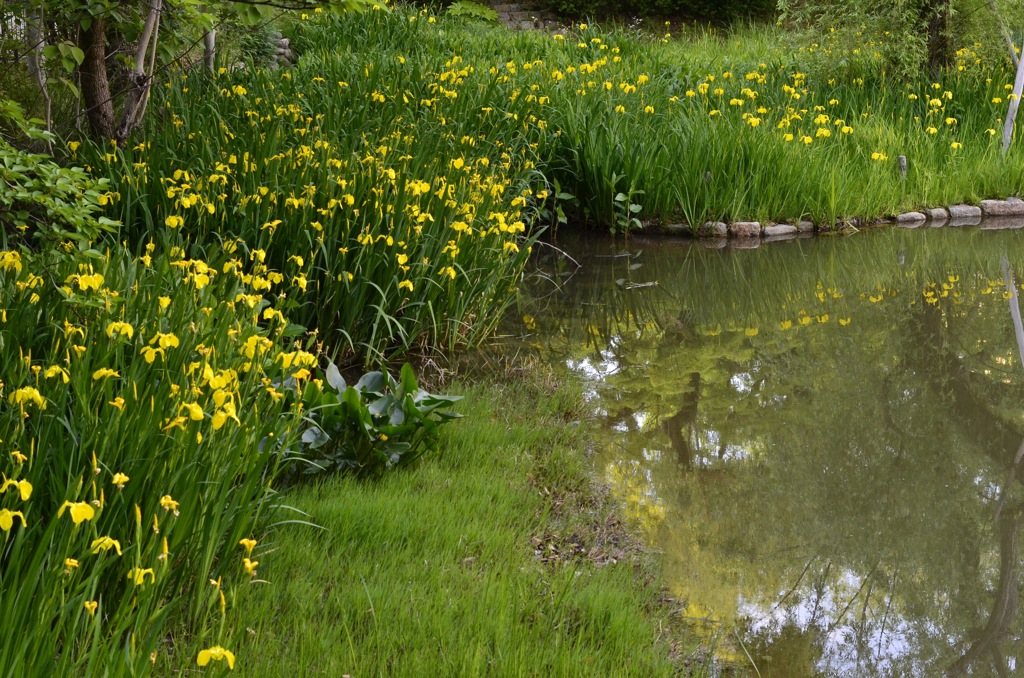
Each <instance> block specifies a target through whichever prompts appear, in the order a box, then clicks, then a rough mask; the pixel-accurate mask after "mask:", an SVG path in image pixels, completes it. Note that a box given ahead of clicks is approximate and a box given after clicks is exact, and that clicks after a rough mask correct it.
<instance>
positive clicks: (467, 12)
mask: <svg viewBox="0 0 1024 678" xmlns="http://www.w3.org/2000/svg"><path fill="white" fill-rule="evenodd" d="M447 14H448V16H452V17H456V18H459V19H470V20H475V21H486V22H489V23H494V22H496V21H497V20H498V13H497V12H495V11H494V10H493V9H491V8H490V7H488V6H486V5H481V4H480V3H478V2H471V0H458V2H453V3H452V4H450V5H448V10H447Z"/></svg>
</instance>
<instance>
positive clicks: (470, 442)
mask: <svg viewBox="0 0 1024 678" xmlns="http://www.w3.org/2000/svg"><path fill="white" fill-rule="evenodd" d="M544 372H545V369H544V368H535V369H533V370H528V371H527V373H528V374H529V378H525V379H523V381H518V380H516V381H514V382H512V383H507V384H502V385H496V384H494V383H493V379H491V380H488V381H490V382H492V383H490V384H485V385H481V386H477V387H468V388H467V387H465V386H463V387H456V392H458V393H462V394H464V395H465V396H466V397H465V399H464V400H463V401H461V402H460V403H458V405H457V407H458V409H459V411H460V412H462V413H463V414H465V415H466V418H465V419H463V420H460V422H459V425H458V426H450V427H446V428H445V429H444V430H443V431H442V433H441V442H440V445H441V447H442V449H443V454H440V455H437V456H436V457H435V458H432V459H431V462H430V463H429V464H428V463H423V464H417V465H414V466H412V467H410V468H408V469H406V470H404V471H403V472H401V473H389V474H386V475H384V476H382V477H380V478H379V479H375V480H374V481H373V482H366V481H364V480H361V479H358V478H354V477H352V476H349V475H344V476H341V477H332V478H323V479H321V480H320V481H319V482H317V483H310V484H307V485H304V486H302V487H299V488H297V489H296V490H295V491H294V493H291V494H290V496H289V500H290V501H291V502H294V505H295V506H296V508H298V509H300V510H301V511H303V513H304V514H305V515H307V516H308V517H309V520H311V521H313V522H316V523H317V524H319V525H321V526H322V528H323V529H316V528H313V527H306V526H302V527H299V528H297V529H296V528H294V527H291V526H288V527H286V528H282V529H281V530H280V531H279V532H278V534H277V535H276V536H275V538H274V541H275V546H276V548H275V549H274V551H273V553H268V554H266V556H265V558H264V559H263V560H264V562H265V565H266V567H267V570H268V572H272V573H273V591H274V595H273V596H271V597H267V598H264V599H261V598H255V597H249V598H248V599H247V600H246V601H245V602H244V603H243V614H244V615H245V616H246V618H247V619H248V620H249V622H248V623H249V626H250V628H251V629H252V630H253V631H254V633H252V634H250V635H249V637H248V639H247V640H246V642H245V645H243V646H242V651H241V652H239V662H240V664H239V666H238V667H236V668H237V670H236V672H237V673H240V674H244V675H252V676H260V677H261V678H278V677H280V678H286V677H287V676H290V675H294V673H295V667H301V666H308V665H310V663H311V662H312V661H313V658H314V657H315V663H316V666H317V667H318V669H319V671H320V672H322V673H323V674H324V675H339V676H340V675H342V674H344V673H349V674H351V675H353V676H362V675H367V676H371V675H372V676H376V675H387V676H395V677H410V678H412V677H418V676H424V675H435V674H438V673H440V674H443V675H451V676H482V675H492V674H495V675H507V676H582V675H587V676H590V675H593V676H623V677H627V676H628V677H632V676H637V677H640V676H643V677H644V678H651V677H654V676H666V677H667V676H679V675H680V674H681V671H683V669H682V667H681V664H682V663H683V662H686V669H685V674H683V675H687V676H693V677H694V678H696V676H699V675H705V674H702V673H701V672H700V670H699V667H698V666H697V665H698V664H699V658H697V657H694V656H692V655H690V645H691V644H690V642H689V639H688V638H687V637H685V636H682V637H681V638H680V636H679V635H676V633H675V632H674V630H673V621H672V620H673V617H674V618H675V619H678V616H675V615H670V610H669V607H668V606H667V605H663V604H661V603H659V602H658V601H659V598H662V597H663V596H664V594H663V592H662V591H661V590H660V589H659V587H658V586H657V584H656V583H655V581H656V578H655V577H654V576H653V575H654V574H655V573H654V571H653V570H652V568H651V567H650V563H649V562H647V561H646V559H645V558H644V557H643V556H638V555H637V554H635V551H633V550H632V549H630V548H627V547H626V546H625V545H626V544H627V543H628V540H627V539H624V538H623V537H624V536H625V535H623V534H622V533H621V532H619V531H617V530H615V527H614V525H615V522H614V521H607V522H606V519H607V518H608V515H609V513H610V512H612V511H613V510H614V507H613V506H612V505H611V504H610V503H608V502H605V501H603V500H602V498H601V496H600V495H598V496H595V493H593V492H592V491H591V489H590V487H591V486H590V483H591V482H592V479H591V471H590V465H589V463H588V461H587V459H586V454H585V451H586V449H587V444H588V440H589V439H590V434H591V430H590V427H589V425H588V424H587V422H586V421H583V422H581V421H580V419H581V413H582V411H583V409H584V405H583V403H582V398H581V396H580V392H579V389H578V387H577V386H576V385H575V384H573V383H563V382H556V383H553V382H555V380H553V379H551V376H550V375H545V374H544ZM499 381H500V379H499ZM552 535H563V538H561V539H560V538H559V537H557V536H552ZM531 539H536V540H537V541H534V542H533V544H539V546H533V545H532V544H531ZM549 546H550V547H551V548H548V547H549ZM535 550H536V551H537V552H539V554H535ZM585 554H586V555H585ZM609 556H610V557H609ZM261 567H263V565H261ZM310 620H328V623H311V622H310ZM673 641H678V645H675V644H674V643H673ZM670 644H673V647H674V648H675V649H676V652H675V653H673V652H670V651H669V646H670ZM673 654H675V656H676V657H679V658H678V659H674V658H673V657H672V655H673ZM687 657H689V658H687ZM706 675H710V674H706Z"/></svg>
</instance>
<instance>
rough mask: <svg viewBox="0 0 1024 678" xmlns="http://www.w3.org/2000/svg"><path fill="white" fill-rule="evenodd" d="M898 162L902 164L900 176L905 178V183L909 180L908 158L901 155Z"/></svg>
mask: <svg viewBox="0 0 1024 678" xmlns="http://www.w3.org/2000/svg"><path fill="white" fill-rule="evenodd" d="M897 160H898V161H899V163H900V176H901V177H902V178H903V181H906V180H907V156H905V155H901V156H900V157H899V158H897Z"/></svg>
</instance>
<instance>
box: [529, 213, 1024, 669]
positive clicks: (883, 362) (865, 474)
mask: <svg viewBox="0 0 1024 678" xmlns="http://www.w3.org/2000/svg"><path fill="white" fill-rule="evenodd" d="M556 244H557V245H558V247H559V248H561V249H563V250H564V251H565V252H566V253H568V254H569V255H571V257H572V258H573V259H575V261H576V262H578V263H579V264H580V267H579V268H577V266H576V263H574V262H573V261H571V260H570V259H568V258H566V257H563V256H560V255H559V254H558V253H556V252H554V251H553V250H551V249H550V248H547V247H543V248H540V249H541V256H540V262H541V263H540V266H539V270H538V272H537V274H536V275H535V276H534V277H533V278H532V280H531V283H530V284H529V285H528V294H527V302H526V304H525V306H524V309H523V310H524V313H523V315H524V316H525V317H524V318H523V329H522V331H523V332H524V333H526V334H527V335H528V341H529V342H531V343H532V345H533V346H534V347H535V348H536V349H538V350H540V351H542V352H543V353H544V354H545V356H546V357H547V358H548V359H550V360H554V361H557V362H559V363H561V364H564V365H566V366H568V367H569V368H570V369H571V370H573V371H574V372H576V373H578V374H580V375H582V376H583V377H585V379H586V382H587V384H588V390H589V397H590V402H591V404H592V406H593V408H594V410H595V412H596V413H597V414H598V416H599V418H600V419H601V421H602V422H603V424H604V426H603V429H602V433H601V435H600V439H599V447H600V450H599V454H598V464H599V469H600V472H601V473H602V474H603V476H604V478H605V479H606V480H607V481H608V482H609V483H610V484H611V485H612V486H613V488H614V490H615V492H616V494H617V495H618V497H619V499H620V501H621V502H622V504H623V506H624V508H625V511H626V512H627V513H628V514H629V515H630V516H631V517H632V518H633V519H634V520H636V521H637V522H639V523H640V524H641V525H642V526H643V529H644V530H645V531H646V533H647V535H648V536H649V538H650V540H651V542H652V543H653V544H654V545H655V547H656V548H657V549H658V550H659V551H660V552H661V553H663V555H664V561H665V565H666V570H667V573H668V580H669V582H670V586H671V588H672V589H673V593H674V594H675V595H676V596H678V597H679V598H680V600H681V601H682V603H683V605H684V606H685V615H686V616H687V617H688V618H689V619H690V621H691V622H692V624H693V627H694V629H695V630H696V631H697V632H698V633H700V634H702V635H703V636H705V637H706V638H707V639H708V640H709V641H713V642H715V643H716V644H717V647H718V654H719V659H720V661H721V662H722V665H723V666H732V667H733V670H734V671H738V672H739V673H740V675H745V674H746V673H748V672H749V675H758V674H759V675H761V676H881V675H892V676H935V675H1000V674H1003V675H1016V674H1021V673H1024V634H1022V626H1021V615H1020V614H1019V609H1018V608H1019V606H1020V592H1019V588H1020V583H1021V579H1022V576H1024V573H1022V567H1021V559H1022V553H1021V550H1020V544H1019V541H1020V536H1021V525H1022V522H1024V487H1021V484H1022V483H1024V466H1022V464H1021V462H1022V457H1024V368H1022V363H1021V350H1020V348H1019V347H1018V342H1017V339H1016V336H1015V330H1014V321H1013V313H1012V311H1013V309H1014V307H1015V304H1017V295H1016V294H1015V293H1012V292H1011V290H1012V289H1013V288H1015V289H1016V292H1020V291H1021V283H1022V282H1024V231H1007V232H990V231H983V230H980V229H970V230H951V229H932V230H927V231H925V230H920V231H905V230H900V229H892V230H885V231H875V232H863V233H860V234H857V235H855V236H852V237H831V238H824V237H819V238H815V239H804V240H797V241H792V242H786V243H774V244H771V245H763V246H761V247H760V248H758V249H752V250H732V249H709V248H706V247H704V246H701V245H699V244H697V243H691V242H672V241H660V240H653V239H652V240H643V239H636V238H634V239H631V240H630V241H628V242H626V243H623V242H622V241H621V240H619V241H618V242H613V241H611V240H606V239H595V238H594V237H592V236H591V237H588V238H587V239H585V240H570V241H566V240H565V239H564V238H562V239H559V240H558V241H557V243H556ZM1004 257H1006V258H1007V268H1006V269H1005V270H1004V266H1003V263H1002V260H1003V258H1004ZM1008 278H1009V279H1010V280H1011V282H1010V284H1009V285H1008V284H1007V282H1006V281H1007V279H1008ZM753 666H756V671H757V672H755V670H754V669H753V668H752V667H753ZM738 667H743V668H738Z"/></svg>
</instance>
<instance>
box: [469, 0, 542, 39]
mask: <svg viewBox="0 0 1024 678" xmlns="http://www.w3.org/2000/svg"><path fill="white" fill-rule="evenodd" d="M485 4H486V5H487V6H488V7H490V8H491V9H493V10H494V11H495V12H497V13H498V21H500V22H501V23H503V24H505V25H506V26H508V27H509V28H514V29H518V30H523V31H530V30H544V29H549V28H556V27H558V26H560V25H561V22H560V21H559V20H558V17H557V16H555V15H554V14H552V13H551V12H546V11H544V10H542V9H540V7H539V6H538V5H537V4H536V3H533V2H529V1H528V0H525V1H524V2H508V0H486V3H485Z"/></svg>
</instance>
